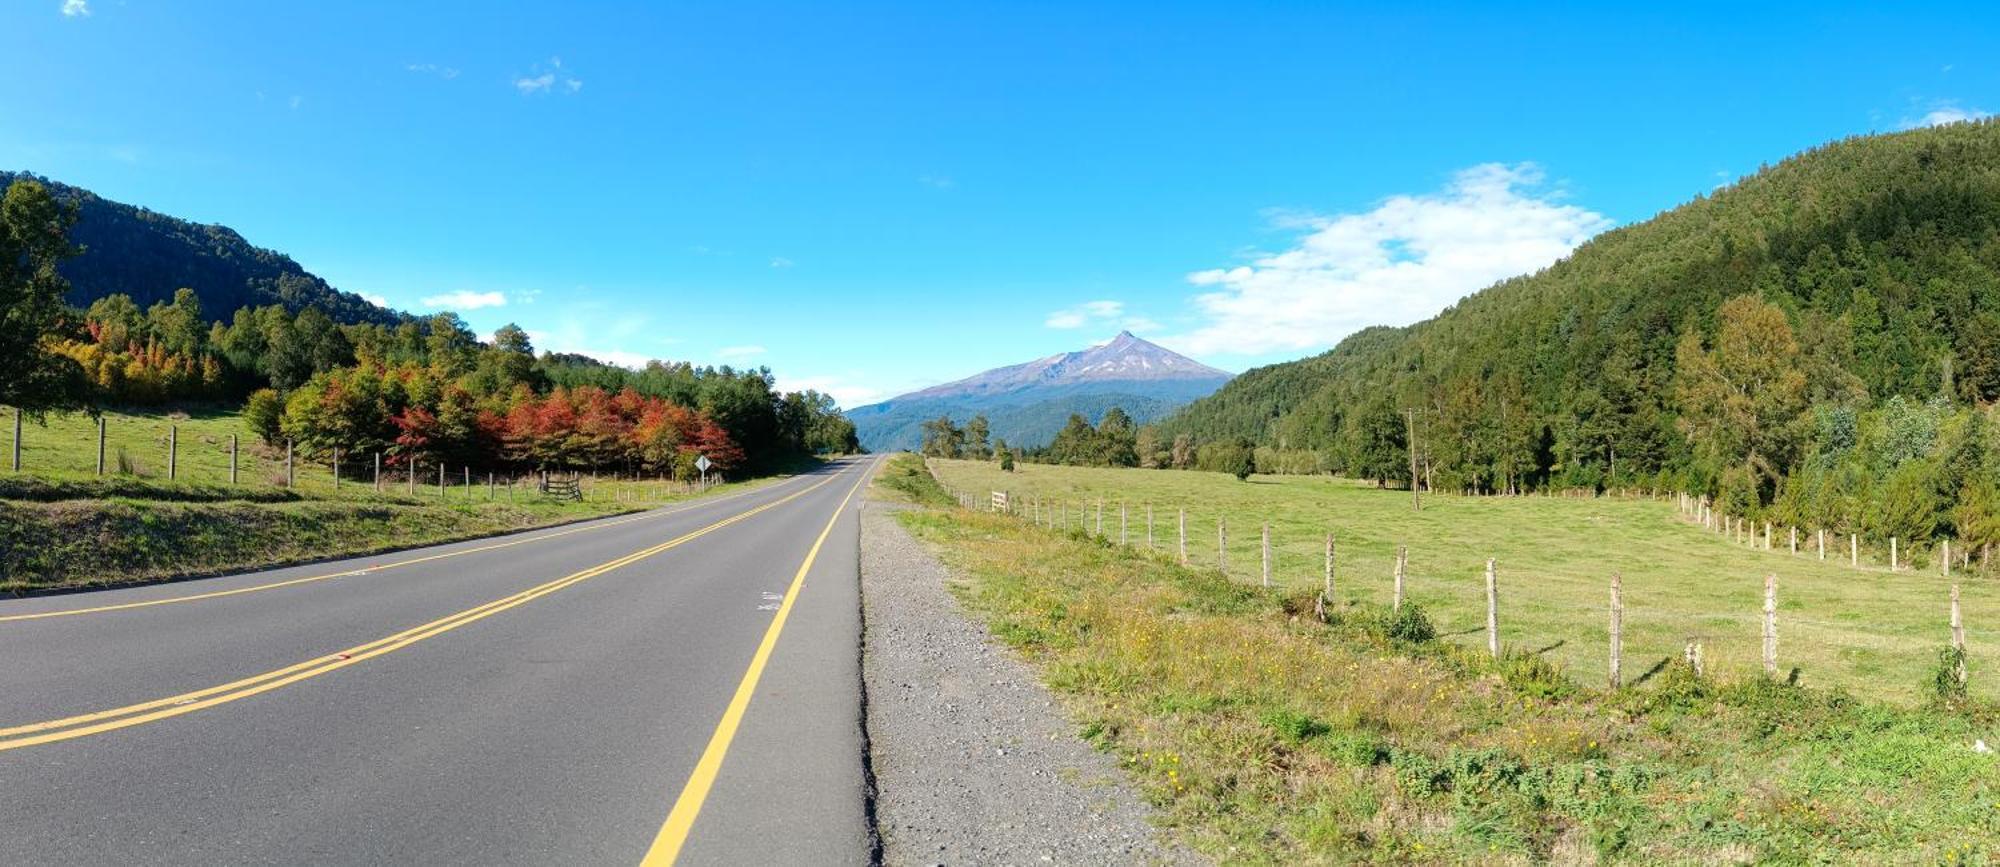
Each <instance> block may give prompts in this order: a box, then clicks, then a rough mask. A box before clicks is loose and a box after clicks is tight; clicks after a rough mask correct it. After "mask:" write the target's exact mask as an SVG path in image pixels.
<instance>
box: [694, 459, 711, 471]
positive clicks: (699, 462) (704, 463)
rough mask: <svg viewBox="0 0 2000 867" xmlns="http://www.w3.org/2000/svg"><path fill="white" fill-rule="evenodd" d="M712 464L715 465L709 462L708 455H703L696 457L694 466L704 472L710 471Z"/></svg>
mask: <svg viewBox="0 0 2000 867" xmlns="http://www.w3.org/2000/svg"><path fill="white" fill-rule="evenodd" d="M712 466H715V465H714V464H711V463H709V462H708V455H702V456H701V457H698V458H695V459H694V468H695V469H697V470H700V471H702V472H704V473H705V472H708V468H709V467H712Z"/></svg>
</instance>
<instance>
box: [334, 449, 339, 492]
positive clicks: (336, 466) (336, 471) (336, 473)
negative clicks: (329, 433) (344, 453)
mask: <svg viewBox="0 0 2000 867" xmlns="http://www.w3.org/2000/svg"><path fill="white" fill-rule="evenodd" d="M333 489H334V490H336V491H338V490H340V449H338V448H335V449H334V450H333Z"/></svg>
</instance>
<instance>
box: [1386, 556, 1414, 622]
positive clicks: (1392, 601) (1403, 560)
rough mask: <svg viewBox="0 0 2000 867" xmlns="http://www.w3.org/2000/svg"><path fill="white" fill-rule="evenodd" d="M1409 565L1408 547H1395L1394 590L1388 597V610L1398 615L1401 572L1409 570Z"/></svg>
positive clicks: (1400, 600)
mask: <svg viewBox="0 0 2000 867" xmlns="http://www.w3.org/2000/svg"><path fill="white" fill-rule="evenodd" d="M1409 563H1410V548H1409V546H1407V545H1397V546H1396V580H1395V583H1394V584H1393V585H1392V586H1393V588H1394V589H1393V590H1391V591H1390V595H1389V610H1391V611H1395V612H1398V613H1400V612H1401V611H1402V610H1403V571H1404V570H1405V569H1407V568H1409Z"/></svg>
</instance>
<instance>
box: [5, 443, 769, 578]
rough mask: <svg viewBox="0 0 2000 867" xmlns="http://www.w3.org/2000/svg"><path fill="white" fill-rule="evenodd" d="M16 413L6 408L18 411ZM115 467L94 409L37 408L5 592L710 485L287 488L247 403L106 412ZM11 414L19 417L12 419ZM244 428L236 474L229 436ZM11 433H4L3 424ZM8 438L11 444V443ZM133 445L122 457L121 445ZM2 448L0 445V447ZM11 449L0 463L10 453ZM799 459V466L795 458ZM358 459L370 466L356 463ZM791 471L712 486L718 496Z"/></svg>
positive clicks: (432, 538) (591, 512) (534, 515)
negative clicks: (175, 439)
mask: <svg viewBox="0 0 2000 867" xmlns="http://www.w3.org/2000/svg"><path fill="white" fill-rule="evenodd" d="M9 413H10V414H11V410H10V411H9ZM105 415H106V418H107V420H108V422H109V424H108V426H107V434H106V464H107V475H105V476H102V477H100V476H98V475H97V473H96V459H97V439H96V438H97V427H96V423H95V422H94V421H92V420H91V419H90V417H89V416H87V415H82V414H72V415H55V414H52V415H50V416H49V417H48V419H47V423H46V425H37V424H36V423H34V422H32V421H30V422H27V423H26V424H25V425H24V430H23V436H22V446H23V449H22V450H23V454H22V467H23V472H21V473H4V472H0V593H21V592H32V591H39V590H52V589H75V588H84V587H102V586H114V585H125V584H136V583H146V582H151V581H160V580H167V579H172V578H180V577H188V576H194V575H205V574H213V573H218V572H228V571H238V570H244V569H253V568H262V567H270V566H278V565H284V564H288V563H298V562H304V561H310V560H317V559H324V558H330V557H341V556H353V555H360V554H368V553H374V552H378V551H385V550H392V549H397V548H408V547H417V546H423V545H431V544H438V543H442V542H452V541H458V540H462V539H470V538H477V537H480V536H490V535H494V534H498V533H506V532H513V531H518V530H526V529H533V528H536V527H545V526H549V525H553V524H560V523H566V522H570V521H576V520H582V519H587V518H593V517H600V516H605V515H614V514H619V513H623V512H632V511H638V510H640V509H644V508H650V507H654V506H658V505H662V504H665V503H671V502H676V501H680V500H686V499H690V498H693V497H695V496H701V495H703V494H702V493H701V492H698V491H694V490H691V489H689V488H688V487H687V486H684V485H681V484H678V483H672V482H660V481H634V480H630V479H627V480H614V479H610V478H599V479H597V480H595V481H590V482H588V483H586V485H585V494H586V495H585V499H584V500H583V501H581V502H575V501H558V500H553V499H549V498H546V497H543V496H541V495H540V494H538V493H537V492H536V491H535V488H534V486H533V485H532V483H528V482H523V483H521V484H517V485H512V486H510V485H508V484H507V483H506V480H505V479H498V478H496V479H495V480H493V481H492V482H491V483H490V484H489V482H488V479H487V477H486V476H485V474H484V473H478V472H476V473H474V475H473V476H472V483H471V484H469V485H468V484H466V483H465V482H466V477H465V475H464V473H463V471H462V470H447V472H446V475H445V480H444V481H445V485H444V486H443V487H442V488H440V487H439V485H438V482H437V479H436V477H435V476H423V477H420V478H419V479H418V480H417V485H416V488H415V493H411V490H410V488H409V487H408V485H407V481H406V477H403V476H400V475H393V476H385V478H384V485H383V487H382V489H381V490H379V491H378V490H376V489H375V487H374V486H373V485H372V484H370V474H372V466H368V467H366V468H365V470H364V465H362V464H360V463H359V462H358V461H357V462H356V463H351V464H349V465H348V473H349V475H348V477H347V478H345V479H343V480H342V482H341V484H340V485H339V486H338V488H336V487H335V485H334V484H333V476H332V471H331V468H330V467H328V466H327V465H325V464H315V463H309V462H307V461H304V460H303V459H300V460H299V461H298V462H297V463H296V465H295V467H294V472H295V474H296V479H297V484H296V485H294V486H293V487H292V488H289V489H287V488H285V487H284V486H283V482H284V459H283V451H282V450H277V451H275V452H274V451H273V450H270V449H267V448H264V447H262V446H257V447H254V448H253V447H252V446H251V443H252V442H253V441H254V440H255V437H252V436H250V435H248V433H247V432H246V431H245V430H244V427H243V422H242V419H241V416H240V415H239V414H237V413H235V412H227V411H220V410H195V411H192V412H186V413H181V412H176V413H153V414H130V413H117V412H107V413H106V414H105ZM6 421H7V423H8V424H9V425H10V426H11V422H12V419H11V418H10V419H6ZM169 425H175V426H178V427H179V446H180V458H179V461H178V464H179V466H178V470H179V471H178V472H177V473H176V478H175V479H173V480H168V479H167V478H166V465H167V459H166V453H167V442H168V434H167V429H168V426H169ZM232 433H234V434H237V435H238V437H239V441H240V446H239V448H240V451H239V464H238V466H239V482H240V483H239V484H235V485H231V484H229V472H228V464H229V452H228V449H229V435H230V434H232ZM0 436H5V434H0ZM7 446H8V447H10V448H11V446H12V443H11V442H9V443H7ZM121 450H122V453H123V455H124V457H123V458H122V459H121V458H120V457H119V454H120V452H121ZM4 460H7V458H6V457H4V456H0V461H4ZM5 466H8V464H5V463H0V468H4V467H5ZM795 469H803V467H800V468H795ZM358 473H359V475H357V474H358ZM783 477H784V476H770V477H764V478H759V479H752V480H748V481H744V482H732V483H728V484H724V485H719V486H711V487H710V488H709V490H708V491H707V492H706V494H707V495H711V496H712V495H716V494H725V493H729V492H732V491H735V490H741V489H745V488H749V487H756V486H760V485H763V484H767V483H769V482H772V481H775V480H777V479H779V478H783Z"/></svg>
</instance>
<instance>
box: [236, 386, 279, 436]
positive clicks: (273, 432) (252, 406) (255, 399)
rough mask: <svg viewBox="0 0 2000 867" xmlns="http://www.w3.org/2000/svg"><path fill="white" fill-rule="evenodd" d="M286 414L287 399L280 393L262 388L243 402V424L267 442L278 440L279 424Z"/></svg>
mask: <svg viewBox="0 0 2000 867" xmlns="http://www.w3.org/2000/svg"><path fill="white" fill-rule="evenodd" d="M284 415H285V401H284V399H283V398H280V397H278V393H277V392H276V391H273V390H271V389H268V388H260V389H257V390H256V391H254V392H251V393H250V399H249V400H248V401H246V402H245V403H244V404H243V425H244V426H245V427H248V428H249V429H250V432H251V433H253V434H256V435H257V437H258V438H259V439H262V440H263V441H264V442H267V443H276V442H277V441H278V436H279V433H278V424H279V421H280V420H282V419H283V418H284Z"/></svg>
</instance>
